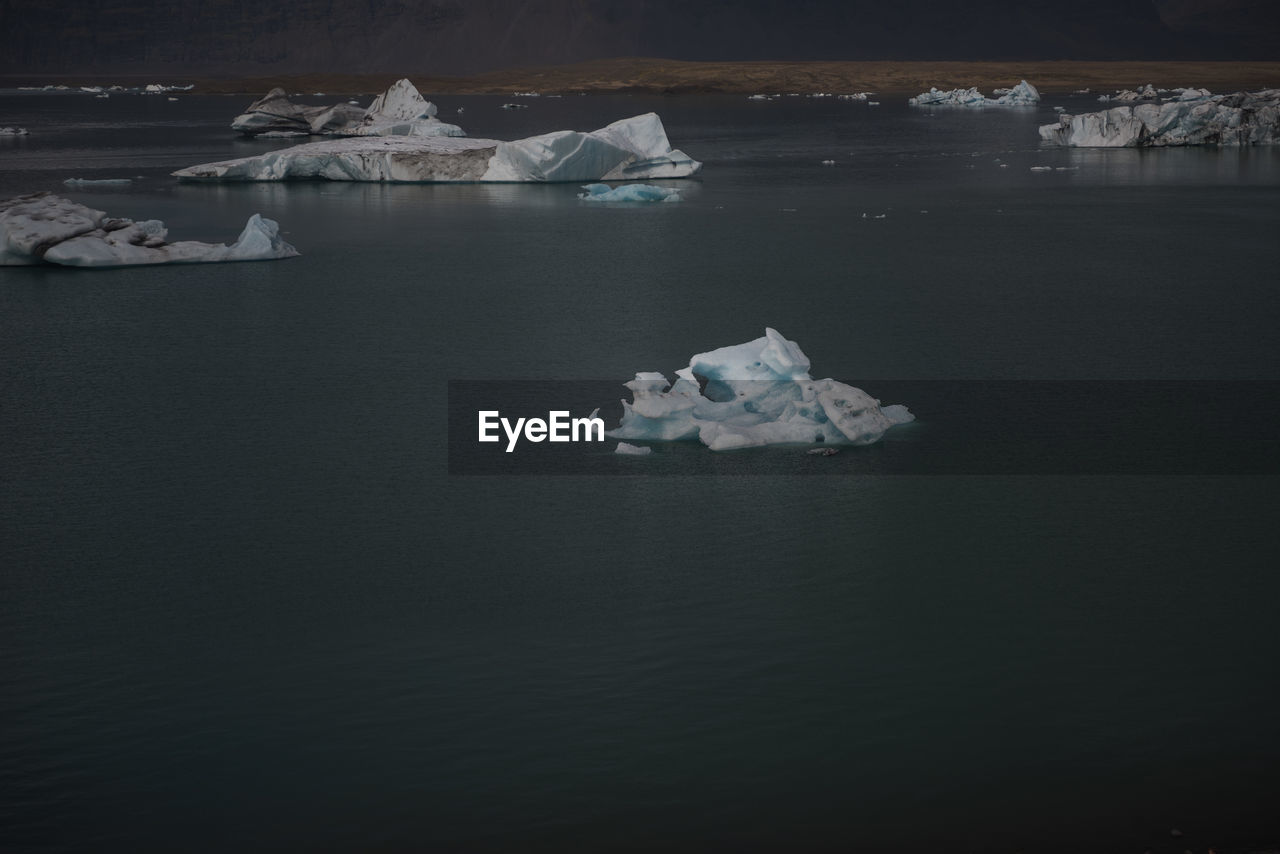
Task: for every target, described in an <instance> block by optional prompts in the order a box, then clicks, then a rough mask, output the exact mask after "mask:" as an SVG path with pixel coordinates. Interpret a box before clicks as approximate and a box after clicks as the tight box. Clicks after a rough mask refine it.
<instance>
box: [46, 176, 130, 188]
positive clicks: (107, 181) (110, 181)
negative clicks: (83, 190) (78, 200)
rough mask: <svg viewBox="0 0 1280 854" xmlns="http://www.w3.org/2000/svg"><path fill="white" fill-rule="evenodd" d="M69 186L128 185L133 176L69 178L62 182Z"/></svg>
mask: <svg viewBox="0 0 1280 854" xmlns="http://www.w3.org/2000/svg"><path fill="white" fill-rule="evenodd" d="M62 183H63V184H64V185H65V186H68V187H127V186H129V185H130V184H132V183H133V179H132V178H68V179H67V180H65V181H63V182H62Z"/></svg>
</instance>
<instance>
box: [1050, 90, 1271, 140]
mask: <svg viewBox="0 0 1280 854" xmlns="http://www.w3.org/2000/svg"><path fill="white" fill-rule="evenodd" d="M1148 88H1150V87H1148ZM1169 91H1171V92H1172V93H1173V94H1174V95H1175V97H1174V98H1173V99H1170V100H1166V101H1164V102H1163V103H1152V102H1144V103H1139V104H1136V105H1134V106H1121V107H1112V108H1111V109H1108V110H1101V111H1099V112H1096V113H1083V114H1080V115H1074V116H1073V115H1068V114H1065V113H1064V114H1062V115H1060V116H1059V117H1058V121H1057V122H1054V123H1053V124H1047V125H1043V126H1042V127H1041V128H1040V138H1041V139H1043V140H1044V141H1046V142H1050V143H1053V144H1055V145H1065V146H1072V147H1078V148H1144V147H1160V146H1178V145H1225V146H1241V145H1273V144H1275V143H1276V142H1277V141H1280V89H1263V90H1260V91H1257V92H1236V93H1234V94H1231V95H1212V94H1210V93H1209V92H1208V90H1206V89H1194V88H1184V89H1176V90H1169Z"/></svg>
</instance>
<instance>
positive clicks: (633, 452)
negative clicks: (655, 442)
mask: <svg viewBox="0 0 1280 854" xmlns="http://www.w3.org/2000/svg"><path fill="white" fill-rule="evenodd" d="M614 453H615V454H623V455H624V456H631V457H644V456H648V455H649V454H651V453H653V448H650V447H648V446H647V445H646V446H645V447H641V446H639V445H629V444H627V443H626V442H619V443H618V447H617V448H615V449H614Z"/></svg>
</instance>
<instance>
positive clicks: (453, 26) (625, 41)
mask: <svg viewBox="0 0 1280 854" xmlns="http://www.w3.org/2000/svg"><path fill="white" fill-rule="evenodd" d="M1161 2H1162V3H1164V4H1165V5H1166V6H1168V7H1169V8H1170V9H1171V10H1172V11H1171V13H1170V14H1168V15H1166V18H1169V19H1170V20H1172V21H1173V22H1174V23H1176V24H1178V25H1179V26H1182V27H1183V29H1181V30H1180V31H1179V30H1175V29H1174V28H1173V27H1171V26H1170V24H1169V21H1168V20H1166V19H1162V18H1161V15H1160V10H1159V8H1158V7H1157V5H1156V4H1155V3H1153V2H1152V0H1072V2H1070V3H1063V2H1061V0H1020V2H1014V0H970V2H967V3H953V2H950V0H947V2H943V0H892V2H885V0H876V2H870V1H869V0H844V2H841V0H790V2H787V3H779V2H776V0H698V2H686V1H685V0H290V2H288V3H263V2H261V0H200V2H194V0H165V2H162V1H161V0H104V2H98V3H92V4H90V3H85V2H83V0H0V42H2V47H0V71H2V72H4V73H10V74H13V73H37V72H43V73H58V72H63V73H80V72H86V71H97V72H103V71H110V72H117V73H152V72H159V71H169V72H170V73H182V74H186V75H223V74H229V75H237V76H242V75H252V74H257V73H288V72H294V73H301V72H316V71H335V72H344V73H359V72H393V71H394V72H403V73H429V74H469V73H475V72H480V71H487V70H494V69H498V68H511V67H519V66H528V65H550V64H563V63H569V62H577V61H583V60H589V59H599V58H605V57H618V56H658V57H667V58H673V59H691V60H751V59H782V60H785V59H960V60H963V59H974V60H978V59H981V60H1000V59H1081V60H1097V59H1165V58H1222V59H1246V58H1254V59H1267V58H1272V57H1271V56H1269V55H1258V50H1257V49H1254V48H1253V47H1250V44H1252V43H1251V42H1249V37H1248V36H1247V34H1244V35H1240V36H1238V37H1237V38H1235V39H1234V41H1233V40H1232V39H1231V38H1229V37H1227V38H1225V40H1224V38H1218V39H1217V40H1214V41H1212V42H1211V44H1210V50H1211V51H1217V52H1219V53H1222V52H1223V51H1226V52H1227V55H1220V56H1206V55H1205V51H1204V49H1203V46H1202V45H1201V44H1200V43H1199V42H1198V41H1197V30H1196V26H1197V24H1196V21H1197V20H1216V19H1215V18H1214V16H1213V15H1207V14H1202V13H1204V11H1205V9H1206V8H1208V7H1210V6H1212V5H1213V4H1214V3H1228V4H1234V5H1235V6H1239V5H1240V4H1241V3H1243V2H1246V0H1161ZM1197 4H1198V5H1197ZM1273 17H1274V15H1273ZM1255 29H1256V28H1255ZM1255 41H1256V39H1255ZM1242 45H1243V47H1242ZM1263 53H1266V51H1265V50H1264V51H1263Z"/></svg>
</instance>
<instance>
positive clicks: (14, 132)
mask: <svg viewBox="0 0 1280 854" xmlns="http://www.w3.org/2000/svg"><path fill="white" fill-rule="evenodd" d="M26 135H27V129H26V128H12V127H0V136H26Z"/></svg>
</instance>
